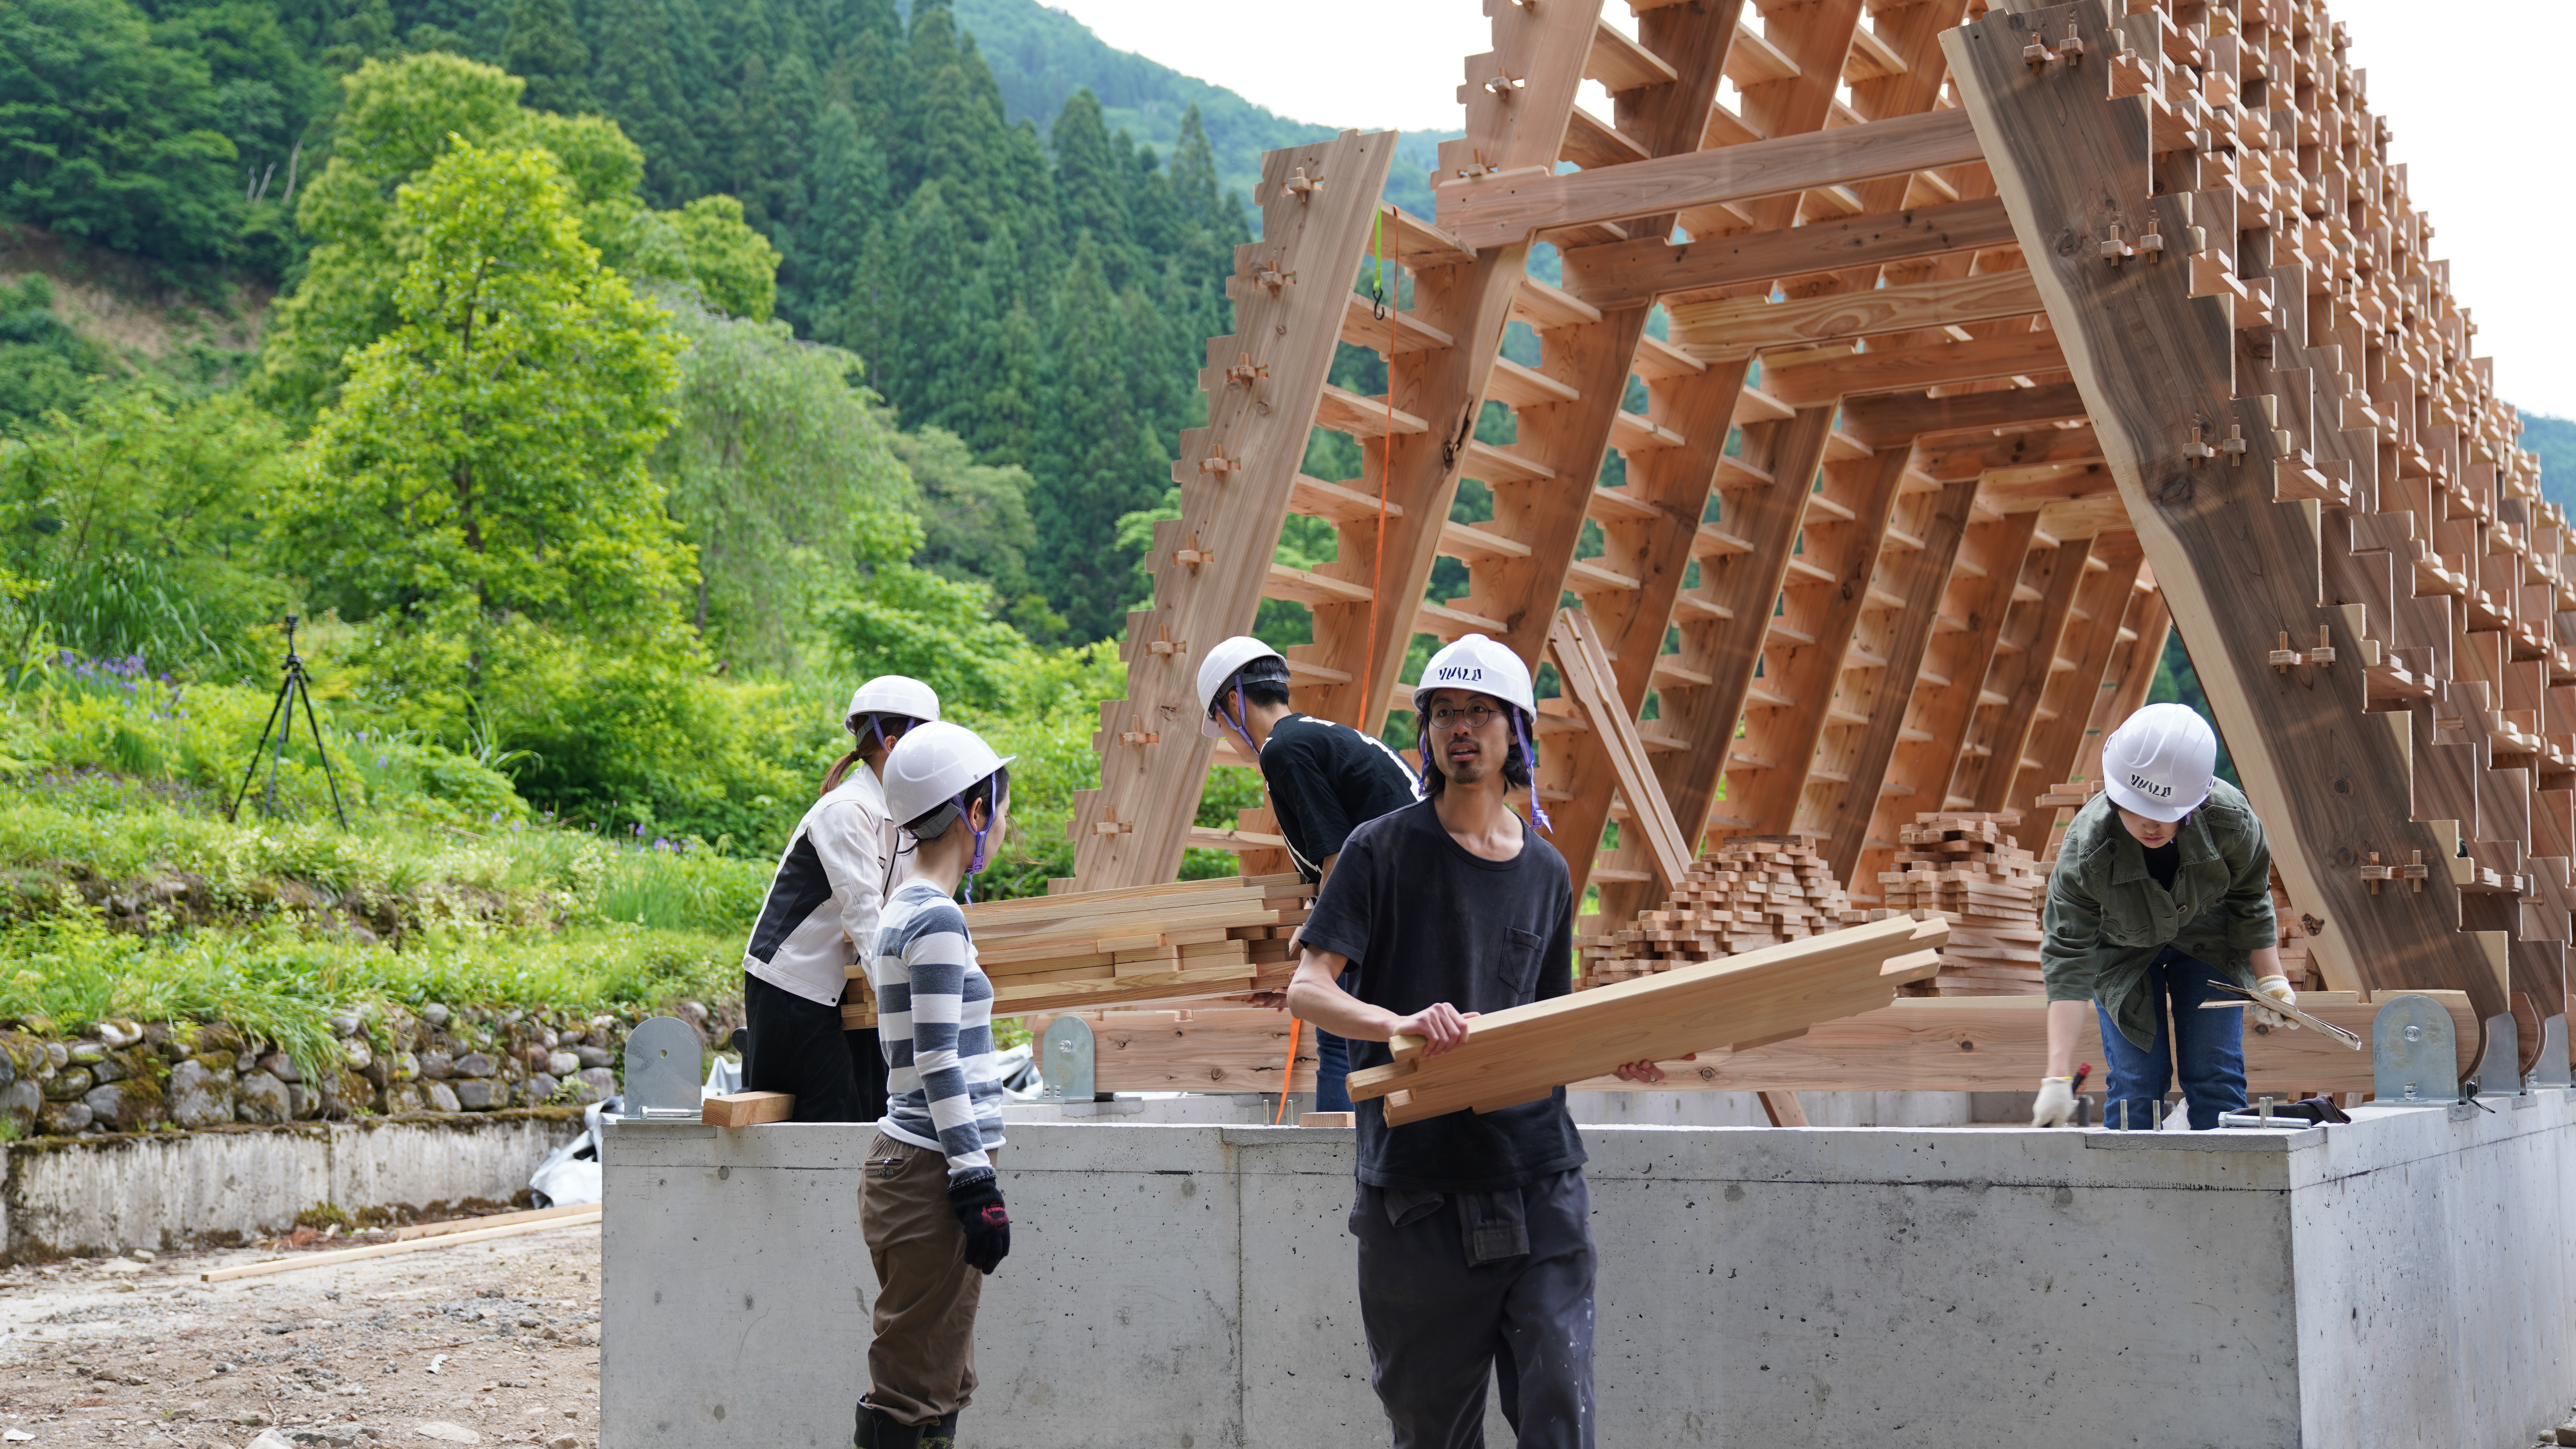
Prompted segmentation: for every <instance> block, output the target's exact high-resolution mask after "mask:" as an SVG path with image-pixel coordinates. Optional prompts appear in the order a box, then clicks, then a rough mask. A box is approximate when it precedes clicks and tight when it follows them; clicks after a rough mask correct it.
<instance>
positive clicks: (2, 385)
mask: <svg viewBox="0 0 2576 1449" xmlns="http://www.w3.org/2000/svg"><path fill="white" fill-rule="evenodd" d="M113 370H115V364H114V363H113V362H112V361H111V360H110V359H109V358H108V355H107V353H106V352H105V351H104V350H102V349H101V348H100V347H99V346H98V344H96V343H94V342H92V341H90V340H89V339H88V338H86V337H83V336H81V335H80V334H79V333H77V332H75V331H73V330H72V328H71V326H70V324H69V323H66V322H65V321H63V319H62V318H60V317H57V316H55V315H54V284H53V283H52V282H50V281H48V280H47V279H46V278H45V277H44V276H42V275H40V274H31V275H28V276H25V277H21V278H19V279H18V280H17V281H16V282H15V283H0V436H7V435H12V434H16V435H24V434H25V433H27V432H28V431H29V430H30V429H32V428H34V427H36V426H37V425H38V422H39V420H40V419H42V418H43V417H44V415H45V414H46V413H48V412H52V411H55V410H57V409H61V410H64V411H69V410H71V409H74V408H77V407H78V406H79V405H80V401H81V399H82V398H84V397H86V396H88V395H89V393H90V391H91V389H92V388H93V386H94V385H95V384H94V383H93V382H92V381H91V379H92V378H93V377H95V376H97V375H98V374H101V373H106V372H110V371H113Z"/></svg>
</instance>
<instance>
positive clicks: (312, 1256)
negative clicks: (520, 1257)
mask: <svg viewBox="0 0 2576 1449" xmlns="http://www.w3.org/2000/svg"><path fill="white" fill-rule="evenodd" d="M599 1214H600V1205H599V1204H598V1203H586V1204H583V1205H581V1206H578V1207H575V1208H574V1209H573V1210H572V1211H571V1212H569V1213H566V1214H565V1215H563V1216H562V1217H559V1218H548V1219H546V1220H545V1221H543V1222H517V1223H511V1224H509V1225H507V1226H505V1227H492V1228H476V1229H472V1230H469V1231H466V1232H461V1233H446V1234H443V1235H441V1236H438V1237H430V1238H407V1239H401V1240H397V1241H395V1242H390V1243H371V1244H369V1245H368V1246H366V1247H363V1248H341V1249H338V1250H336V1251H333V1252H328V1253H305V1254H301V1255H299V1256H296V1257H292V1258H276V1259H272V1260H270V1261H268V1262H265V1263H244V1264H241V1265H240V1266H238V1267H232V1268H214V1269H209V1270H208V1271H206V1272H203V1273H199V1274H198V1275H197V1278H198V1281H200V1282H205V1283H230V1282H233V1281H234V1280H236V1279H240V1278H259V1277H264V1276H266V1275H268V1274H271V1273H292V1272H294V1271H296V1270H297V1269H299V1268H331V1267H336V1266H338V1265H340V1264H342V1263H357V1262H364V1261H365V1260H367V1259H369V1258H391V1257H397V1256H400V1255H401V1254H404V1253H420V1252H426V1251H429V1250H430V1249H433V1248H462V1247H467V1246H470V1245H472V1244H475V1243H488V1242H492V1241H493V1240H495V1239H498V1238H518V1237H525V1236H527V1235H528V1234H530V1233H542V1232H548V1231H551V1230H553V1229H555V1228H579V1227H588V1226H590V1225H591V1224H593V1223H596V1222H598V1221H599Z"/></svg>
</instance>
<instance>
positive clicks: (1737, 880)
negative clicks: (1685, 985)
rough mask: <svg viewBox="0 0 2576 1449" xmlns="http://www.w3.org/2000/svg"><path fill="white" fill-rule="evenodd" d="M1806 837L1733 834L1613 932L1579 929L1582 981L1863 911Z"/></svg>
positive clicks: (1739, 947) (1780, 938)
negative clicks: (1654, 904)
mask: <svg viewBox="0 0 2576 1449" xmlns="http://www.w3.org/2000/svg"><path fill="white" fill-rule="evenodd" d="M1817 845H1818V839H1817V837H1815V836H1813V835H1738V836H1732V837H1729V838H1728V839H1726V840H1724V841H1722V842H1720V843H1719V845H1718V847H1717V848H1716V849H1714V850H1712V851H1710V852H1709V853H1708V854H1706V855H1703V856H1701V857H1700V858H1699V859H1698V860H1695V861H1693V862H1691V865H1690V867H1689V869H1688V870H1687V871H1685V872H1684V873H1683V877H1682V882H1681V884H1680V886H1679V887H1678V888H1676V889H1675V890H1674V891H1673V893H1672V894H1671V895H1670V896H1668V897H1666V898H1665V900H1664V904H1663V905H1662V907H1661V908H1659V909H1656V910H1651V911H1640V912H1639V913H1638V914H1637V919H1636V920H1634V921H1633V922H1631V923H1629V925H1628V926H1627V928H1626V929H1624V930H1622V931H1619V932H1618V933H1616V934H1615V935H1595V936H1585V937H1583V938H1582V939H1581V940H1580V941H1578V942H1577V943H1576V944H1577V945H1579V946H1581V947H1583V962H1584V969H1583V983H1584V984H1585V985H1586V986H1598V985H1603V984H1606V983H1609V982H1613V981H1630V980H1634V979H1636V978H1637V977H1640V976H1648V975H1652V974H1654V973H1655V972H1658V971H1670V970H1672V969H1673V968H1674V967H1676V966H1687V965H1693V964H1696V963H1698V962H1702V961H1714V960H1717V959H1719V958H1721V957H1725V956H1733V955H1736V954H1738V953H1740V952H1744V951H1754V950H1759V949H1761V948H1762V947H1764V946H1777V945H1780V944H1782V943H1783V942H1787V941H1801V940H1805V939H1806V938H1807V937H1809V936H1813V935H1815V934H1817V933H1818V932H1821V931H1830V930H1834V929H1836V928H1838V927H1842V926H1850V925H1858V924H1860V923H1861V922H1863V921H1864V920H1866V919H1867V917H1866V916H1865V915H1863V914H1862V913H1861V912H1859V911H1855V910H1853V909H1852V908H1851V902H1850V901H1849V900H1848V899H1846V898H1845V897H1844V895H1843V888H1842V885H1841V883H1839V882H1837V881H1836V880H1835V879H1834V872H1833V868H1832V867H1831V866H1829V865H1827V864H1826V863H1825V859H1824V857H1823V856H1822V855H1821V854H1819V853H1818V851H1817Z"/></svg>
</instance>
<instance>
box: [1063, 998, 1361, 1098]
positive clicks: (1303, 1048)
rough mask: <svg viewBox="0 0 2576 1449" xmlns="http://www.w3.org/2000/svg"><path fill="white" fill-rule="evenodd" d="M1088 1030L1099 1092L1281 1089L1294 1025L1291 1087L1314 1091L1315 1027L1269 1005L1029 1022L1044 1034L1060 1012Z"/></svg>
mask: <svg viewBox="0 0 2576 1449" xmlns="http://www.w3.org/2000/svg"><path fill="white" fill-rule="evenodd" d="M1059 1014H1060V1015H1067V1016H1073V1017H1077V1018H1079V1019H1080V1020H1082V1021H1083V1022H1085V1023H1086V1024H1088V1025H1089V1026H1090V1027H1091V1038H1092V1044H1093V1054H1092V1059H1091V1070H1092V1073H1093V1077H1092V1087H1093V1090H1095V1091H1101V1092H1276V1091H1279V1090H1280V1078H1279V1073H1280V1070H1281V1069H1282V1068H1283V1067H1285V1066H1287V1065H1288V1045H1289V1039H1290V1032H1291V1030H1292V1027H1293V1028H1294V1029H1295V1039H1296V1046H1297V1067H1296V1071H1295V1073H1294V1074H1293V1075H1291V1076H1290V1077H1289V1078H1288V1081H1287V1090H1289V1091H1291V1092H1311V1091H1313V1090H1315V1028H1314V1027H1312V1026H1302V1027H1297V1026H1295V1024H1294V1023H1293V1022H1292V1021H1291V1019H1290V1017H1289V1015H1288V1013H1286V1012H1284V1011H1281V1010H1279V1009H1278V1008H1277V1007H1266V1006H1224V1005H1217V1006H1202V1005H1196V1004H1193V1005H1191V1006H1187V1007H1182V1008H1178V1009H1174V1010H1168V1011H1156V1010H1139V1009H1135V1008H1129V1007H1119V1008H1114V1009H1112V1010H1109V1011H1075V1012H1065V1013H1058V1014H1049V1015H1045V1016H1031V1017H1030V1018H1029V1019H1028V1027H1029V1035H1031V1036H1033V1037H1038V1038H1041V1039H1043V1038H1044V1037H1045V1036H1046V1029H1047V1025H1048V1023H1050V1022H1052V1021H1054V1020H1056V1017H1057V1015H1059Z"/></svg>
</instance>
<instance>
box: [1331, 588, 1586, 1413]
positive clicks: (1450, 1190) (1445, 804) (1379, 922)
mask: <svg viewBox="0 0 2576 1449" xmlns="http://www.w3.org/2000/svg"><path fill="white" fill-rule="evenodd" d="M1413 707H1414V712H1415V719H1416V720H1417V721H1418V722H1419V725H1420V740H1421V746H1422V756H1423V763H1424V766H1425V782H1424V783H1425V788H1426V790H1427V792H1428V793H1427V798H1425V799H1424V800H1423V801H1421V802H1420V803H1418V804H1415V805H1411V806H1408V807H1406V808H1404V809H1401V810H1397V811H1395V812H1394V813H1392V814H1389V815H1385V816H1381V817H1380V818H1378V819H1376V820H1374V821H1371V822H1370V823H1368V824H1366V825H1363V826H1361V827H1360V828H1359V829H1358V830H1356V831H1354V832H1352V834H1351V837H1350V839H1349V840H1348V841H1346V842H1344V844H1343V846H1342V852H1341V860H1340V864H1339V868H1338V869H1337V870H1335V872H1334V873H1333V878H1332V880H1331V881H1329V882H1328V883H1326V885H1325V886H1324V890H1323V893H1322V895H1321V896H1320V897H1319V898H1318V899H1317V901H1316V903H1315V909H1314V912H1313V914H1312V915H1311V916H1309V917H1308V919H1307V922H1306V930H1305V935H1304V937H1303V942H1304V947H1305V950H1304V953H1303V955H1302V956H1301V957H1300V959H1299V961H1298V964H1297V974H1296V976H1295V978H1294V979H1293V980H1291V981H1290V983H1289V986H1288V1008H1289V1010H1291V1011H1293V1012H1295V1013H1296V1014H1297V1015H1298V1017H1299V1018H1301V1019H1303V1020H1306V1021H1310V1022H1313V1023H1314V1024H1315V1025H1316V1026H1317V1027H1318V1028H1320V1029H1321V1030H1324V1031H1329V1032H1332V1033H1334V1034H1335V1035H1337V1036H1341V1037H1345V1038H1348V1039H1349V1040H1350V1042H1351V1043H1352V1061H1351V1065H1352V1067H1353V1068H1354V1069H1358V1068H1365V1067H1371V1066H1380V1065H1384V1064H1385V1063H1387V1062H1390V1061H1392V1060H1393V1059H1394V1058H1393V1055H1392V1053H1390V1052H1389V1050H1388V1049H1387V1046H1386V1041H1387V1039H1388V1038H1389V1037H1392V1036H1395V1035H1397V1034H1399V1033H1401V1034H1403V1035H1407V1036H1414V1037H1419V1038H1421V1039H1422V1041H1423V1043H1424V1045H1423V1051H1424V1054H1425V1055H1427V1056H1438V1055H1440V1054H1441V1053H1443V1052H1447V1051H1449V1050H1451V1049H1453V1048H1455V1047H1456V1046H1458V1045H1459V1044H1460V1043H1461V1042H1463V1041H1464V1040H1466V1036H1467V1023H1468V1021H1469V1020H1470V1019H1471V1018H1473V1017H1475V1016H1476V1015H1478V1014H1479V1013H1482V1012H1488V1011H1499V1010H1502V1009H1503V1008H1505V1007H1511V1006H1520V1005H1523V1004H1526V1003H1528V1002H1532V1001H1538V1000H1543V999H1546V998H1549V997H1556V996H1562V995H1564V994H1566V993H1567V992H1568V991H1570V990H1572V989H1573V963H1574V896H1573V890H1572V886H1571V884H1570V882H1569V879H1568V877H1567V873H1566V868H1565V859H1564V857H1563V856H1561V855H1559V854H1558V853H1557V852H1556V850H1555V849H1554V848H1553V847H1551V846H1549V845H1548V843H1547V842H1546V841H1543V840H1541V839H1539V837H1538V834H1537V832H1536V831H1533V830H1531V829H1529V828H1528V827H1527V826H1525V825H1523V824H1522V822H1521V818H1520V817H1519V816H1518V815H1515V814H1513V813H1512V810H1511V807H1510V804H1509V803H1508V797H1509V794H1510V792H1511V791H1512V790H1513V789H1516V788H1533V782H1532V774H1531V771H1532V766H1533V764H1534V763H1535V761H1536V759H1537V756H1536V754H1535V752H1534V750H1533V749H1532V739H1533V734H1532V729H1533V726H1534V725H1535V723H1536V717H1535V708H1536V702H1535V699H1534V696H1533V691H1532V689H1531V687H1530V674H1529V669H1528V667H1527V666H1526V665H1524V664H1523V663H1522V662H1521V660H1520V658H1519V657H1518V656H1516V655H1514V654H1513V653H1512V652H1511V651H1510V650H1508V649H1506V648H1504V647H1503V646H1502V645H1500V644H1498V643H1496V642H1494V641H1493V640H1491V639H1488V638H1486V637H1485V636H1483V635H1481V634H1470V635H1468V636H1466V637H1465V638H1463V639H1460V640H1459V641H1458V642H1456V643H1455V644H1452V645H1450V646H1449V647H1447V648H1446V649H1443V650H1441V651H1440V652H1439V653H1438V654H1435V655H1433V656H1432V657H1431V662H1430V663H1429V664H1428V665H1427V666H1425V668H1424V669H1423V671H1422V682H1421V684H1420V685H1419V686H1418V687H1417V688H1416V689H1415V691H1414V695H1413ZM1530 814H1531V817H1532V819H1533V820H1535V821H1536V823H1537V825H1538V827H1539V829H1542V830H1543V829H1546V828H1547V816H1546V812H1545V811H1544V810H1542V809H1541V808H1540V807H1539V805H1538V802H1537V798H1536V795H1535V793H1534V792H1533V794H1532V797H1531V800H1530ZM1345 970H1347V971H1349V972H1350V973H1351V974H1350V975H1349V976H1348V977H1347V978H1344V977H1343V973H1344V971H1345ZM1343 979H1347V980H1348V981H1349V983H1350V984H1349V986H1348V988H1347V989H1345V987H1344V986H1342V985H1340V984H1337V983H1338V981H1340V980H1343ZM1583 1161H1584V1154H1583V1143H1582V1139H1581V1138H1580V1137H1578V1136H1577V1135H1576V1133H1575V1130H1574V1119H1573V1118H1572V1117H1571V1116H1570V1115H1568V1114H1567V1112H1566V1109H1565V1090H1564V1088H1562V1087H1560V1088H1558V1089H1556V1090H1555V1091H1554V1092H1552V1093H1550V1094H1549V1095H1548V1096H1547V1097H1546V1098H1544V1099H1542V1100H1540V1101H1536V1102H1529V1103H1525V1104H1523V1105H1521V1106H1518V1107H1507V1108H1504V1109H1502V1110H1500V1111H1496V1112H1464V1111H1462V1112H1452V1113H1449V1114H1447V1115H1445V1116H1440V1117H1434V1118H1431V1119H1429V1120H1427V1121H1422V1122H1414V1123H1409V1124H1407V1125H1405V1126H1402V1127H1389V1126H1387V1124H1386V1114H1385V1112H1384V1110H1383V1104H1382V1103H1379V1102H1368V1103H1363V1104H1361V1110H1360V1113H1359V1156H1358V1164H1357V1171H1356V1175H1357V1177H1358V1179H1359V1183H1358V1187H1357V1190H1356V1193H1355V1195H1354V1200H1353V1202H1352V1204H1351V1215H1350V1230H1351V1233H1352V1235H1353V1236H1355V1237H1356V1238H1358V1239H1359V1290H1360V1316H1361V1321H1362V1323H1363V1325H1364V1326H1365V1328H1366V1331H1367V1334H1368V1346H1369V1380H1370V1383H1371V1385H1372V1386H1373V1387H1375V1388H1376V1390H1377V1394H1378V1399H1379V1402H1380V1403H1382V1404H1383V1405H1384V1406H1385V1408H1386V1414H1387V1418H1388V1420H1389V1422H1390V1423H1391V1425H1392V1426H1393V1429H1394V1439H1395V1445H1396V1449H1451V1446H1454V1445H1465V1444H1477V1443H1481V1442H1483V1439H1482V1425H1483V1420H1484V1413H1485V1384H1486V1376H1487V1375H1488V1373H1492V1374H1494V1375H1495V1376H1496V1377H1497V1378H1498V1379H1499V1384H1500V1388H1501V1391H1502V1392H1501V1397H1502V1404H1503V1416H1504V1417H1505V1418H1506V1419H1508V1420H1510V1421H1511V1425H1512V1429H1513V1431H1514V1433H1515V1434H1516V1435H1517V1437H1518V1442H1519V1443H1520V1444H1521V1445H1522V1446H1523V1449H1591V1446H1592V1420H1593V1406H1592V1282H1593V1267H1594V1253H1593V1247H1592V1232H1591V1227H1590V1223H1589V1221H1588V1219H1589V1213H1590V1206H1591V1201H1590V1192H1589V1189H1588V1188H1587V1186H1586V1185H1585V1183H1584V1179H1583Z"/></svg>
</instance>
